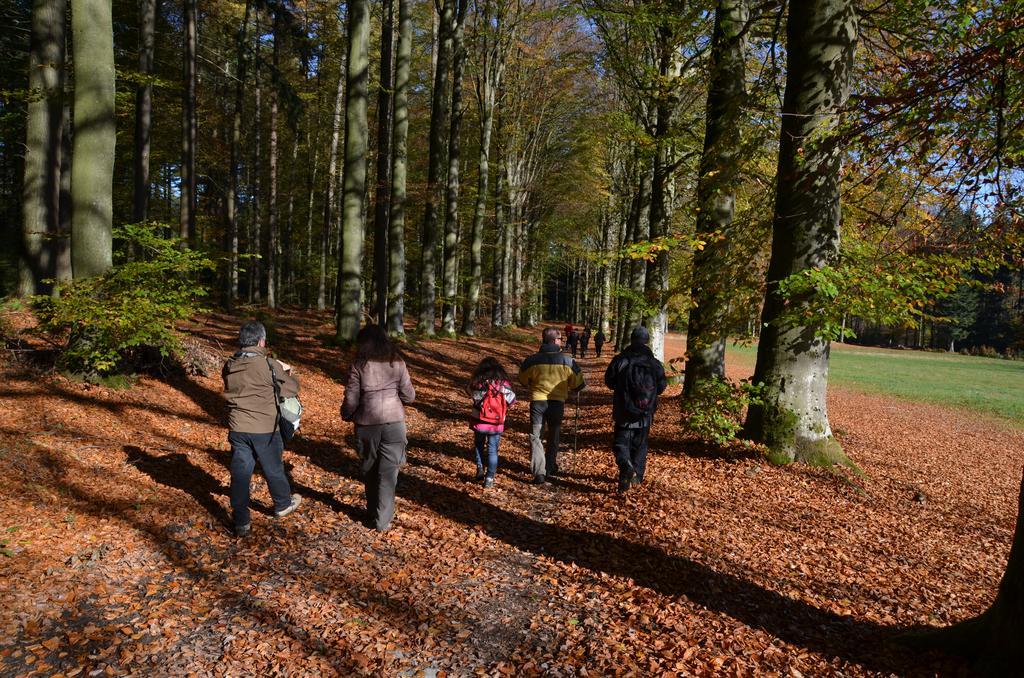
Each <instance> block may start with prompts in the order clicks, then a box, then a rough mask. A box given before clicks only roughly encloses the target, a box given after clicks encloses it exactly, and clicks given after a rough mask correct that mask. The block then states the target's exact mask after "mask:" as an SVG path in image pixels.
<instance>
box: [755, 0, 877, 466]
mask: <svg viewBox="0 0 1024 678" xmlns="http://www.w3.org/2000/svg"><path fill="white" fill-rule="evenodd" d="M786 36H787V51H788V55H789V56H788V63H787V72H786V95H785V99H784V102H783V108H782V112H783V115H782V133H781V137H780V141H779V165H778V171H777V174H776V176H777V183H776V198H775V218H774V223H773V228H772V256H771V261H770V262H769V265H768V274H767V278H766V282H767V292H766V295H765V303H764V309H763V311H762V314H761V322H762V325H763V326H764V330H763V331H762V333H761V341H760V343H759V344H758V347H757V366H756V367H755V369H754V382H755V383H761V384H763V385H764V389H765V391H764V394H763V404H758V405H753V406H751V407H750V409H749V412H748V415H747V421H746V433H747V435H748V436H750V437H751V438H753V439H754V440H757V441H760V442H763V443H765V444H766V445H768V446H769V447H770V448H771V449H772V450H773V451H774V453H775V455H776V458H777V459H779V460H780V461H792V460H794V459H798V460H801V461H807V462H815V463H819V462H820V463H829V462H832V461H839V460H843V459H845V458H844V457H843V455H842V450H841V449H840V448H839V444H838V443H837V442H835V440H834V439H833V438H832V429H831V428H830V427H829V422H828V412H827V409H826V403H825V391H826V387H827V384H828V356H829V342H827V341H824V340H823V339H822V338H821V337H820V335H819V329H820V328H818V327H816V326H815V325H813V324H806V325H801V324H795V323H787V324H785V325H784V324H783V323H782V317H783V313H784V311H785V310H786V306H787V304H789V305H795V306H796V308H799V307H800V306H801V305H803V304H806V303H808V302H807V301H806V300H803V299H790V300H786V299H784V298H783V297H782V294H781V293H780V292H779V283H780V282H782V281H783V280H785V279H787V278H788V277H789V276H791V275H794V274H797V273H800V272H801V271H805V270H808V269H813V268H819V267H821V266H827V265H829V264H831V263H833V262H834V261H835V259H836V256H837V254H838V250H839V223H840V210H839V180H840V178H839V175H840V166H841V162H842V154H843V146H842V144H841V141H840V138H839V136H838V134H837V127H838V125H839V113H840V110H841V109H842V108H843V106H844V105H845V104H846V100H847V97H848V95H849V91H850V73H851V71H852V65H853V55H854V51H855V49H856V45H857V15H856V12H855V11H854V6H853V2H852V0H798V1H796V2H793V3H792V4H791V5H790V9H789V19H788V22H787V26H786Z"/></svg>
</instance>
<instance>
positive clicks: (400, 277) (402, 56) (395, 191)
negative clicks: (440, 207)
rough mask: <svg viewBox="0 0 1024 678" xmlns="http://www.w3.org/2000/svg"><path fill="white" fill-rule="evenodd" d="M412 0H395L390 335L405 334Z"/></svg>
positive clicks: (389, 262)
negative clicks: (406, 185)
mask: <svg viewBox="0 0 1024 678" xmlns="http://www.w3.org/2000/svg"><path fill="white" fill-rule="evenodd" d="M411 2H412V0H398V60H397V63H396V65H395V106H394V108H395V111H394V138H393V142H394V153H393V157H392V164H391V226H390V232H389V233H388V245H389V247H388V249H389V261H388V268H389V271H390V280H389V282H388V286H389V288H390V290H389V291H390V296H391V299H390V304H389V307H388V311H389V319H388V325H389V327H390V331H391V333H392V334H394V335H396V336H403V335H404V334H405V177H406V172H407V152H406V140H407V139H408V137H409V69H410V65H411V62H412V28H413V27H412V7H411V6H410V3H411Z"/></svg>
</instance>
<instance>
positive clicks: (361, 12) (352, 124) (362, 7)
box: [335, 0, 370, 342]
mask: <svg viewBox="0 0 1024 678" xmlns="http://www.w3.org/2000/svg"><path fill="white" fill-rule="evenodd" d="M348 36H349V44H348V61H347V65H346V68H345V83H346V87H345V164H344V167H343V175H342V176H343V179H342V185H343V194H342V201H343V207H342V216H341V218H342V221H341V238H342V239H341V248H340V251H339V256H338V287H337V323H336V330H337V331H336V333H335V335H336V338H337V339H338V340H339V341H344V342H351V341H354V340H355V338H356V334H357V333H358V332H359V326H360V324H361V321H362V304H361V299H360V293H361V290H362V284H361V281H362V266H363V236H364V232H365V230H364V229H365V212H364V211H363V200H364V198H365V195H366V149H367V137H368V127H367V120H366V103H367V99H369V87H368V85H369V76H370V74H369V52H368V49H369V36H370V3H369V0H350V1H349V5H348Z"/></svg>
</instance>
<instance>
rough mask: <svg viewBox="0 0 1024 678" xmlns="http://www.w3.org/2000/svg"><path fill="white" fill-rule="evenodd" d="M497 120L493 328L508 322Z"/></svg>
mask: <svg viewBox="0 0 1024 678" xmlns="http://www.w3.org/2000/svg"><path fill="white" fill-rule="evenodd" d="M495 117H496V118H497V120H496V122H497V126H498V134H497V139H498V141H497V143H496V144H495V155H497V156H498V157H497V161H496V164H497V166H498V180H497V181H496V182H494V230H495V231H496V233H497V241H498V247H497V249H496V250H495V252H494V310H493V312H492V318H491V324H492V325H493V326H494V327H502V326H504V325H506V324H508V322H509V316H508V312H507V309H508V266H509V253H510V251H509V244H510V240H509V233H508V220H507V219H506V218H505V216H506V212H505V202H504V197H505V187H506V185H507V183H508V182H507V181H506V176H505V162H504V158H503V157H502V156H501V122H502V120H501V115H500V111H499V112H498V114H497V115H496V116H495Z"/></svg>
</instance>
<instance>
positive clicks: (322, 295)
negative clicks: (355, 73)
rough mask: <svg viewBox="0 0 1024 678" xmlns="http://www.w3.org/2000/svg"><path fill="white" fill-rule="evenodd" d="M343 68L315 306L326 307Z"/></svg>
mask: <svg viewBox="0 0 1024 678" xmlns="http://www.w3.org/2000/svg"><path fill="white" fill-rule="evenodd" d="M345 78H346V75H345V69H344V68H343V69H342V71H341V74H340V75H339V76H338V88H337V90H336V91H335V93H334V116H333V117H332V118H331V154H330V156H329V158H328V160H327V198H326V199H325V200H324V223H323V227H322V228H321V229H320V285H319V288H318V290H317V296H316V307H317V310H319V311H322V310H324V309H325V308H327V251H328V247H329V246H330V242H331V230H332V228H333V223H334V214H335V206H334V189H335V186H336V185H337V172H338V139H339V137H340V136H341V111H342V105H343V103H344V101H345Z"/></svg>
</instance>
